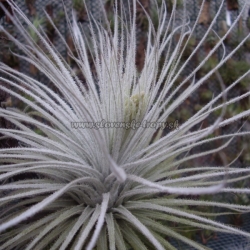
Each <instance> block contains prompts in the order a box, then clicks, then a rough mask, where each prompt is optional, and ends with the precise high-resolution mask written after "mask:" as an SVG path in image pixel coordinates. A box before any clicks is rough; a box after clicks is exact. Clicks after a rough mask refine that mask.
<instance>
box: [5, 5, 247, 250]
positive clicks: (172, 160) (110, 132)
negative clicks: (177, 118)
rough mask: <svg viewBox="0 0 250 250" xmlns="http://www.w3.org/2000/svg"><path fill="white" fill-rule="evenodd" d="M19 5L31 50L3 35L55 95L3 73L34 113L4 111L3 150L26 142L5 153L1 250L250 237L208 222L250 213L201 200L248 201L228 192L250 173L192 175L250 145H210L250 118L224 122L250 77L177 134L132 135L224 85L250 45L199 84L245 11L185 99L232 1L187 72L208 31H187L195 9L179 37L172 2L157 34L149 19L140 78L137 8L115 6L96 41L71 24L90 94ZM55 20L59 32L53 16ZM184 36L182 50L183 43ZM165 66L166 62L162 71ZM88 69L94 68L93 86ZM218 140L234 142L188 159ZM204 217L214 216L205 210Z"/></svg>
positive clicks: (161, 12) (218, 170) (94, 33)
mask: <svg viewBox="0 0 250 250" xmlns="http://www.w3.org/2000/svg"><path fill="white" fill-rule="evenodd" d="M9 2H10V5H11V6H12V12H13V16H10V18H11V19H12V22H13V23H14V24H15V25H16V27H17V28H18V30H19V31H20V33H21V34H22V35H23V37H24V39H25V43H23V42H22V43H21V42H20V41H18V40H17V39H15V38H14V37H12V36H11V35H10V34H8V32H7V31H6V30H5V29H4V28H3V27H1V29H2V32H5V33H6V35H7V36H8V38H9V39H11V40H12V41H13V42H15V44H16V45H17V46H18V47H19V49H20V50H21V51H22V54H20V55H19V58H20V60H26V61H28V62H29V63H32V64H33V65H34V66H35V67H36V68H37V69H38V70H39V71H40V72H42V73H43V74H44V75H46V77H47V78H48V79H49V81H50V82H51V83H52V84H53V88H49V87H47V85H46V83H44V82H39V81H37V80H35V79H33V78H32V77H30V76H28V75H26V74H23V73H21V72H18V71H16V70H14V69H12V68H10V67H8V66H6V65H4V64H3V63H1V64H0V72H1V77H0V81H2V82H4V83H5V85H4V86H3V85H1V86H0V89H1V90H2V91H4V92H6V93H8V94H9V95H11V96H13V97H14V98H17V99H19V100H20V101H22V102H23V103H25V104H26V106H27V108H26V109H25V110H18V109H15V108H5V107H1V109H0V117H1V118H3V119H5V120H8V121H9V122H11V123H12V124H13V125H14V126H13V127H12V128H0V133H1V135H2V137H1V139H6V138H13V139H15V140H17V141H18V142H19V144H18V145H19V146H18V147H6V148H2V149H0V162H1V166H0V184H1V185H0V249H1V250H3V249H4V250H7V249H27V250H28V249H31V250H32V249H60V250H63V249H76V250H77V249H78V250H79V249H87V250H90V249H102V250H105V249H109V250H115V249H121V250H126V249H138V250H139V249H141V250H144V249H158V250H163V249H176V248H175V247H174V246H173V245H172V244H171V243H170V242H171V241H169V239H170V238H175V239H177V240H179V241H182V242H185V243H186V244H189V245H190V246H193V247H194V248H196V249H205V248H204V246H202V245H201V244H198V243H197V242H195V241H193V240H191V239H189V238H187V237H185V236H184V235H183V234H182V231H181V230H178V228H181V227H183V226H188V227H192V228H200V229H206V230H212V231H217V232H225V233H232V234H239V235H243V236H245V237H250V233H247V232H243V231H241V230H239V229H237V228H234V227H232V226H229V225H225V224H222V223H220V222H217V221H215V220H213V218H214V217H215V215H216V214H214V213H212V212H208V211H210V210H209V208H212V207H217V208H219V209H222V210H223V209H227V210H230V211H233V212H241V213H243V212H247V211H249V209H250V207H249V206H242V205H238V204H230V203H227V202H226V201H225V202H216V201H212V200H202V199H200V197H201V196H200V195H206V194H214V193H231V192H235V193H249V192H250V189H247V188H242V189H241V188H234V187H233V186H231V187H230V184H232V183H234V182H237V181H240V180H242V179H246V178H248V177H249V176H250V169H249V168H241V169H238V168H235V167H231V166H230V164H229V163H228V164H227V163H225V166H216V167H211V166H209V163H208V164H207V166H192V165H189V164H186V162H188V161H189V160H191V159H195V158H198V157H201V156H204V155H208V154H211V153H216V152H218V151H220V150H222V149H223V148H225V147H227V146H228V145H229V143H230V142H231V140H232V139H233V138H234V137H235V136H245V135H247V134H248V133H247V132H240V131H238V132H237V133H235V134H226V135H219V136H217V137H213V136H212V137H211V136H210V137H208V136H209V135H211V134H213V132H214V131H215V130H216V129H217V128H219V127H222V126H225V125H227V124H230V123H232V122H234V121H236V120H239V119H241V118H242V117H245V116H248V115H249V113H250V110H246V111H244V112H242V113H240V114H238V115H235V116H234V117H231V118H227V119H225V118H223V114H224V113H225V109H226V107H227V105H229V104H232V103H234V102H236V101H239V100H241V99H243V98H245V97H247V96H249V94H250V92H246V93H244V94H242V95H240V96H237V97H236V98H234V99H230V100H227V99H226V95H227V93H228V91H229V90H230V89H232V88H233V87H234V86H236V85H237V84H238V83H239V82H240V80H241V79H243V78H244V77H245V76H246V75H247V73H249V72H250V71H248V72H246V73H245V74H244V75H242V76H241V77H240V78H239V79H237V80H236V81H235V82H232V83H231V85H230V86H229V87H227V88H225V87H223V83H222V82H221V81H220V78H219V77H218V86H221V87H222V88H221V89H222V91H221V93H220V94H219V95H217V96H215V97H214V98H213V99H212V100H211V101H210V102H208V103H207V104H206V105H205V106H204V107H202V108H201V109H200V110H199V111H197V113H195V114H194V115H192V116H191V117H190V118H189V119H188V120H187V121H186V122H185V123H183V124H179V127H178V129H177V128H176V129H172V130H171V131H169V133H162V131H161V130H158V132H157V134H156V131H155V129H154V128H150V127H149V128H145V127H142V126H137V127H136V128H134V127H130V128H129V125H131V124H134V123H138V122H142V123H143V122H144V121H147V122H167V121H168V118H169V116H170V115H171V114H172V113H173V112H175V110H176V109H177V108H178V107H179V106H180V105H181V104H182V103H183V101H185V100H186V99H187V98H188V97H189V96H190V95H191V94H192V93H193V92H194V91H195V90H197V89H198V88H199V87H200V86H201V85H202V84H205V82H206V80H207V79H208V78H209V77H210V76H211V75H212V74H216V72H217V71H218V69H219V68H220V67H221V66H222V65H223V64H224V63H225V62H226V61H227V60H228V59H230V57H232V56H233V55H234V53H235V52H237V50H238V49H239V48H240V47H241V46H242V45H243V43H244V41H246V39H248V37H245V38H244V40H243V41H242V42H241V43H240V44H239V45H238V46H237V47H236V48H235V49H233V50H232V51H231V52H230V53H228V54H226V53H224V55H223V57H222V58H221V61H220V62H219V63H218V65H217V66H216V67H214V68H213V69H211V71H210V72H208V73H207V74H206V75H204V76H202V78H200V79H196V78H195V75H196V72H197V71H198V70H199V69H200V68H201V67H202V66H203V65H204V64H205V62H206V61H207V60H208V59H209V58H210V56H211V55H212V54H213V53H214V52H216V51H217V50H218V49H221V48H222V49H224V51H225V48H224V45H223V40H224V39H225V38H226V37H227V35H228V34H229V33H230V32H231V30H232V29H233V28H234V27H235V26H236V25H237V22H238V21H239V19H240V16H241V14H242V12H241V13H240V15H239V17H237V19H236V20H235V22H234V23H233V24H232V26H231V27H230V28H229V30H228V32H227V34H225V35H224V36H223V37H219V36H218V41H217V43H216V44H215V46H214V48H213V49H211V51H210V52H209V54H208V55H206V56H205V58H204V60H203V61H202V62H201V63H200V64H199V65H198V66H197V67H196V68H195V69H194V70H193V72H192V73H190V74H189V75H188V76H186V77H185V79H183V81H182V82H180V84H179V85H178V86H177V88H176V85H175V82H176V79H177V78H178V77H179V76H180V75H181V73H182V72H183V70H184V68H185V67H186V66H187V65H188V64H189V62H190V60H191V59H192V56H193V55H194V54H195V53H196V52H197V50H198V49H199V48H200V47H201V46H202V44H203V42H204V40H205V39H206V37H207V36H208V35H209V33H210V32H213V28H212V27H213V25H214V23H215V22H216V20H217V18H218V16H219V13H220V11H221V10H222V8H223V1H222V2H221V5H220V7H219V11H218V13H217V14H216V15H215V17H214V19H213V20H212V22H211V24H210V26H209V27H208V30H207V32H206V33H205V35H204V37H203V38H202V39H201V41H200V42H199V44H198V45H197V47H196V48H195V50H194V51H193V53H191V55H190V56H189V58H188V59H187V60H186V61H185V62H184V63H182V64H181V63H180V62H181V57H182V54H183V53H184V51H185V47H186V45H187V44H188V42H189V39H190V38H191V37H192V34H193V33H194V30H195V27H196V26H197V22H198V21H197V22H196V23H195V25H194V26H193V27H191V28H190V27H189V22H188V17H187V16H186V11H185V1H183V20H182V23H181V24H180V25H179V26H176V25H175V13H176V12H175V8H176V3H174V5H173V9H172V12H171V13H168V10H167V9H166V6H165V4H164V1H163V4H162V6H156V8H157V11H158V18H159V25H158V27H157V29H155V28H154V25H153V23H152V22H151V20H150V18H149V17H148V22H149V25H148V27H149V28H148V41H147V47H146V51H145V63H144V67H143V69H142V71H141V72H138V71H137V69H136V65H135V57H136V25H135V20H136V1H135V0H133V1H132V4H131V5H128V7H129V8H130V9H128V11H126V10H125V8H124V7H123V4H122V1H119V2H118V3H116V5H115V10H114V12H115V14H114V27H113V30H112V31H111V29H110V28H109V26H108V22H106V23H105V22H104V25H102V24H100V22H99V21H96V20H94V19H93V18H92V16H91V14H90V13H88V18H89V32H90V34H91V35H90V37H91V39H86V36H88V37H89V34H88V35H85V34H84V33H83V31H82V29H81V27H79V26H78V24H77V22H76V19H75V17H74V15H73V22H72V23H71V22H70V21H69V22H68V25H69V28H70V31H71V36H72V39H73V41H74V45H75V48H76V52H77V56H74V54H73V52H72V53H71V54H70V56H72V58H73V59H74V60H75V62H76V64H77V65H78V67H79V69H80V70H81V72H82V74H83V75H84V79H85V82H84V83H83V82H82V81H80V80H79V79H78V77H77V76H76V74H75V72H74V70H73V69H71V68H70V66H69V65H68V64H67V62H66V61H65V60H64V58H63V57H62V56H60V55H59V53H58V52H57V50H56V48H55V47H54V46H53V45H52V44H51V43H50V42H48V39H47V38H46V35H45V33H44V32H43V30H42V28H36V27H34V26H33V25H32V23H31V22H30V21H29V19H28V18H27V17H26V16H25V14H24V13H23V12H22V11H21V10H20V9H19V8H18V6H17V5H16V4H15V3H14V2H12V1H9ZM204 2H205V1H203V4H204ZM201 9H202V8H201ZM242 11H243V10H242ZM87 12H88V9H87ZM47 18H48V19H49V20H50V21H51V19H50V17H49V15H47ZM68 20H69V19H68ZM103 20H104V21H105V20H106V19H105V15H104V19H103ZM167 20H168V21H167ZM197 20H198V19H197ZM106 21H107V20H106ZM52 25H53V23H52ZM27 26H28V29H29V30H30V29H32V30H33V31H34V32H35V33H36V34H37V37H38V38H39V44H40V45H37V44H36V43H35V41H34V40H33V39H32V37H31V36H30V35H29V32H28V31H27ZM54 28H55V30H56V31H57V33H58V35H59V37H60V38H61V42H63V43H64V44H65V46H67V43H66V42H65V40H64V39H63V37H62V36H61V35H60V32H59V31H58V29H57V28H56V27H54ZM176 34H178V36H179V41H178V42H177V43H175V44H173V43H174V38H175V37H176ZM184 41H185V42H184ZM183 42H184V44H183ZM173 45H174V46H173ZM68 49H69V48H68ZM69 50H70V49H69ZM162 57H163V58H164V63H163V66H162V67H159V62H160V60H162V59H161V58H162ZM90 61H92V62H94V66H95V72H96V73H95V75H94V74H93V73H92V70H91V66H90ZM6 84H7V85H8V87H6ZM180 90H181V91H180ZM217 110H220V111H221V115H220V117H219V118H218V119H217V120H216V121H215V122H214V123H213V124H211V125H209V126H207V127H202V128H201V127H200V128H199V129H198V130H195V129H193V128H194V127H195V126H196V125H197V124H201V122H202V121H204V120H205V119H207V117H208V116H209V115H210V114H211V113H212V112H214V111H217ZM101 121H106V122H120V124H123V125H124V124H125V125H126V124H127V127H126V128H125V127H123V125H120V127H118V126H119V125H116V126H114V127H109V128H107V127H104V128H103V127H101V125H100V124H103V123H101ZM77 122H90V124H91V123H95V125H96V126H100V128H97V127H96V128H83V123H82V124H80V123H77ZM98 122H99V125H97V124H98ZM77 124H78V125H77ZM79 124H80V125H79ZM106 124H107V123H106ZM116 124H117V123H116ZM77 126H78V128H77ZM196 127H197V126H196ZM34 128H36V129H34ZM37 131H39V132H37ZM219 139H223V141H224V142H225V143H224V144H222V145H221V146H220V147H218V148H214V149H212V150H211V149H210V150H209V151H204V152H201V153H194V154H192V153H191V152H190V151H191V149H192V148H194V147H198V146H201V145H203V144H207V143H213V142H215V141H217V140H219ZM204 207H205V208H208V210H204V209H203V210H202V209H200V208H204ZM211 211H212V210H211Z"/></svg>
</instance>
